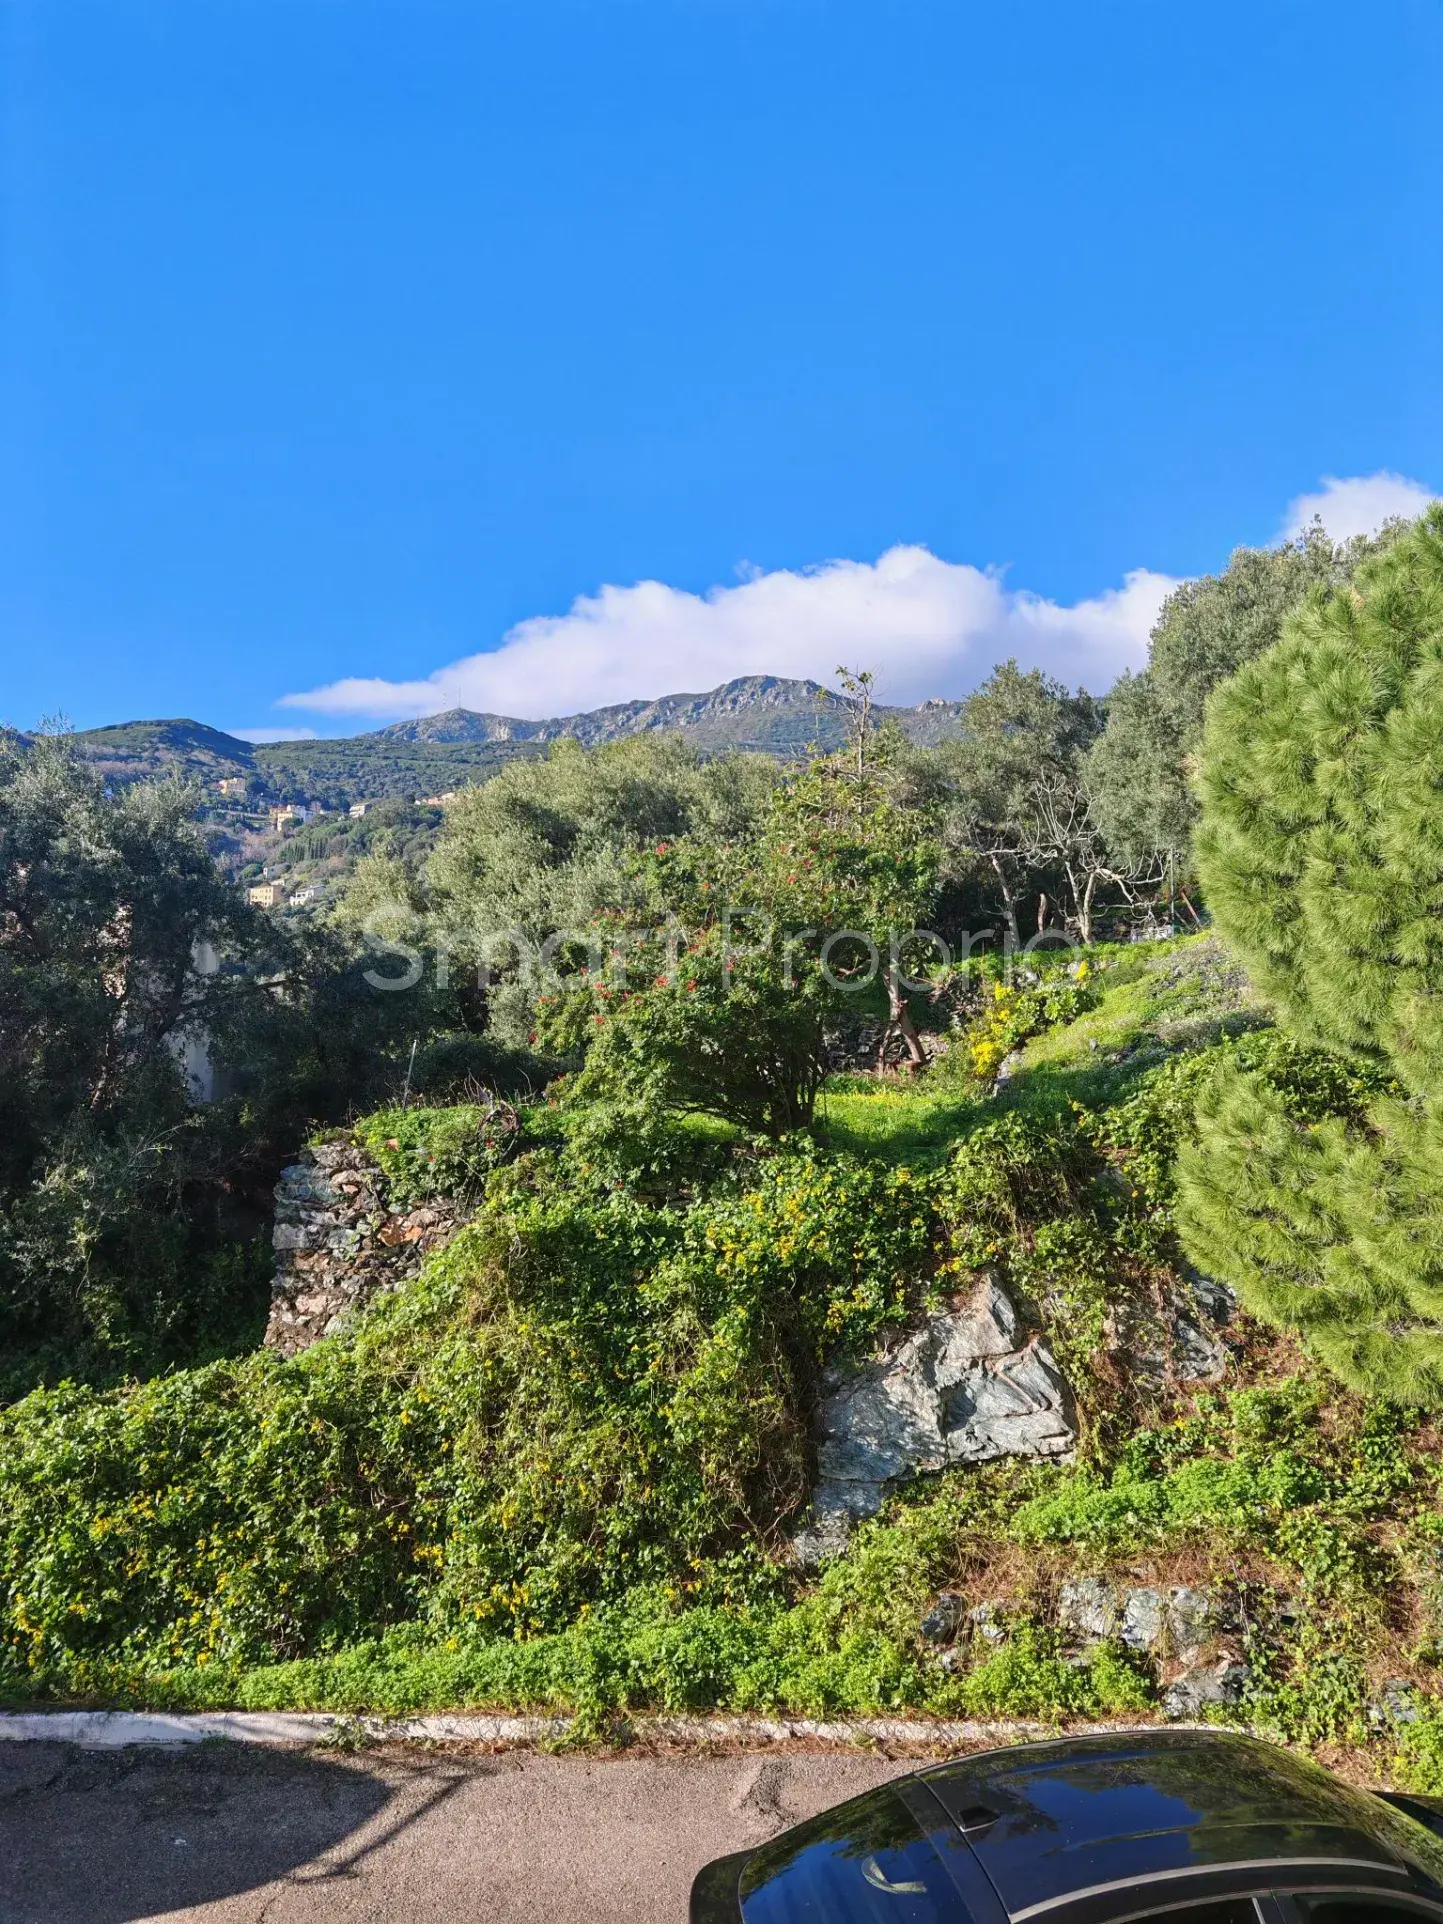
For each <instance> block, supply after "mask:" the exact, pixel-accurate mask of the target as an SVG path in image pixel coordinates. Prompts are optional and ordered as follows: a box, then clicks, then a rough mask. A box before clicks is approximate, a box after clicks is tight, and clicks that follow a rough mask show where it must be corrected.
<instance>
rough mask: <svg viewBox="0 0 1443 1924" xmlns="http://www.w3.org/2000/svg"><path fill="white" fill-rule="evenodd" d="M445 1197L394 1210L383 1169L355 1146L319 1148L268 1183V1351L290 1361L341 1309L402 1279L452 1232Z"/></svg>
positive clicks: (452, 1209) (452, 1210) (454, 1215)
mask: <svg viewBox="0 0 1443 1924" xmlns="http://www.w3.org/2000/svg"><path fill="white" fill-rule="evenodd" d="M461 1221H462V1214H461V1211H460V1206H459V1205H458V1204H456V1203H454V1202H448V1201H446V1200H439V1201H432V1202H428V1203H424V1204H421V1205H419V1206H393V1205H392V1204H390V1203H389V1202H388V1200H387V1184H386V1179H385V1177H384V1176H383V1174H382V1172H381V1171H380V1170H379V1169H378V1168H377V1166H376V1164H375V1163H374V1162H373V1161H372V1160H371V1158H370V1157H369V1156H368V1155H367V1154H366V1152H365V1150H364V1149H362V1148H361V1147H359V1145H357V1144H355V1143H351V1142H327V1143H318V1144H316V1145H315V1146H314V1147H312V1148H310V1149H306V1150H303V1151H302V1153H301V1156H300V1159H299V1161H297V1162H295V1163H293V1164H292V1165H291V1166H290V1167H289V1168H288V1169H284V1170H282V1172H281V1180H280V1182H279V1184H278V1185H277V1187H276V1213H275V1229H274V1232H273V1236H272V1241H273V1244H274V1247H275V1255H276V1273H275V1279H274V1281H273V1282H272V1284H271V1311H270V1318H269V1320H268V1322H267V1324H266V1334H265V1343H266V1347H267V1348H268V1349H273V1350H278V1351H279V1352H280V1354H281V1355H282V1356H295V1355H297V1354H298V1353H299V1352H300V1351H301V1350H303V1349H307V1348H309V1347H310V1345H311V1344H312V1343H314V1342H316V1341H317V1340H318V1339H319V1338H320V1337H322V1336H326V1335H328V1334H329V1333H330V1332H331V1331H332V1330H333V1329H335V1328H336V1327H337V1325H338V1324H339V1323H340V1321H341V1319H342V1318H343V1317H344V1316H346V1315H347V1314H348V1313H349V1312H350V1311H352V1310H355V1309H359V1308H360V1307H361V1306H362V1305H363V1304H365V1303H368V1302H370V1300H371V1298H372V1297H373V1296H375V1295H377V1294H378V1293H379V1292H380V1291H382V1290H386V1289H395V1288H396V1287H397V1286H398V1285H399V1284H401V1283H404V1282H407V1281H409V1280H410V1278H411V1277H412V1276H414V1275H415V1274H416V1271H417V1270H418V1269H419V1268H420V1267H421V1263H422V1261H423V1260H424V1258H425V1257H426V1256H427V1255H429V1254H430V1252H431V1251H432V1250H433V1249H436V1248H439V1247H440V1245H441V1244H442V1243H445V1242H447V1241H449V1240H450V1238H451V1237H452V1236H453V1235H454V1234H455V1233H456V1230H457V1229H458V1228H459V1227H460V1225H461Z"/></svg>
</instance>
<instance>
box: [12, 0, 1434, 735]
mask: <svg viewBox="0 0 1443 1924" xmlns="http://www.w3.org/2000/svg"><path fill="white" fill-rule="evenodd" d="M0 62H3V74H0V86H3V93H0V107H3V112H4V129H3V167H4V173H3V207H0V213H3V230H0V269H3V284H0V298H3V308H0V718H4V719H8V720H10V721H12V722H16V723H19V724H21V725H28V724H31V723H33V722H34V721H35V720H36V719H37V718H38V717H39V716H41V715H42V714H46V713H54V712H56V711H64V712H65V713H67V714H68V715H69V716H70V717H71V718H73V720H74V721H75V722H76V724H77V725H79V726H88V725H92V724H95V723H99V722H102V721H110V720H119V719H125V718H130V717H134V716H143V715H194V716H197V717H199V718H201V719H204V720H208V721H212V722H214V723H216V724H218V725H220V726H224V727H232V728H234V727H243V728H246V727H248V728H264V727H292V728H307V727H314V728H318V729H320V730H321V731H322V732H325V733H345V732H350V731H351V730H352V729H355V728H360V727H370V726H375V725H376V724H377V723H378V722H379V721H382V720H385V719H387V718H388V717H389V716H390V715H394V714H406V713H416V712H421V711H422V710H424V709H425V708H427V707H428V706H429V707H433V708H434V707H439V706H445V705H449V703H450V702H451V700H453V699H458V698H460V699H466V700H468V701H469V702H470V704H471V705H473V706H483V705H490V706H497V707H508V706H509V707H510V708H511V710H512V711H513V712H524V713H554V712H558V711H566V710H569V709H573V708H577V707H581V706H589V705H591V704H592V703H593V701H595V700H596V699H598V698H619V697H621V696H624V695H651V694H657V693H661V692H664V691H666V690H668V689H674V688H685V687H706V686H710V685H712V683H714V682H715V681H717V680H720V679H722V678H723V675H722V673H718V672H716V670H717V669H718V668H721V669H724V670H726V671H728V672H729V671H730V670H731V669H733V668H735V670H736V671H737V672H749V671H751V670H753V669H755V668H757V667H759V666H763V665H772V666H775V667H776V668H777V669H778V670H780V671H784V672H801V671H805V670H806V669H807V668H808V667H809V666H815V667H816V668H817V669H819V670H820V671H821V672H823V673H825V672H826V671H827V670H828V669H830V668H831V667H832V666H833V665H835V662H836V661H838V660H848V659H850V660H852V661H854V662H856V663H858V664H859V665H871V666H873V667H876V668H877V669H878V671H879V673H880V675H881V677H882V680H883V683H884V686H885V687H887V688H888V689H889V691H890V692H892V693H893V694H894V695H895V696H897V697H898V698H906V699H916V698H918V697H919V696H920V694H923V693H927V692H931V691H932V690H933V689H935V690H936V691H937V692H947V693H951V692H957V691H959V690H960V688H961V687H962V686H964V685H966V684H967V683H969V682H970V681H975V680H976V679H977V678H978V676H979V675H980V674H981V673H982V672H985V668H986V666H987V665H989V664H990V660H991V659H993V658H995V657H996V655H997V654H998V653H999V652H1007V651H1014V652H1019V653H1021V654H1022V655H1024V656H1026V657H1028V658H1031V659H1037V660H1040V661H1043V662H1044V663H1045V664H1046V665H1047V666H1049V667H1051V668H1053V669H1054V670H1055V671H1056V672H1059V673H1063V674H1064V675H1066V676H1067V678H1068V679H1071V680H1079V679H1083V680H1088V681H1089V683H1092V682H1098V681H1101V682H1102V683H1104V684H1105V681H1106V679H1107V678H1108V676H1109V675H1110V673H1111V672H1113V670H1114V669H1115V667H1116V666H1117V665H1119V664H1120V663H1121V662H1122V661H1124V660H1127V659H1132V658H1135V656H1136V652H1137V650H1138V648H1139V647H1140V646H1141V637H1142V636H1143V635H1144V634H1145V630H1146V624H1147V620H1148V619H1149V618H1150V610H1151V608H1152V607H1153V606H1155V603H1156V599H1157V597H1158V596H1159V595H1160V593H1161V592H1163V591H1164V590H1165V586H1166V583H1167V581H1168V580H1170V579H1174V578H1177V577H1179V576H1182V575H1185V574H1189V573H1193V572H1196V571H1198V570H1201V569H1205V568H1209V567H1213V566H1217V565H1219V564H1220V563H1221V562H1222V561H1223V560H1224V559H1225V558H1226V555H1227V553H1228V551H1229V549H1230V548H1231V547H1232V546H1234V545H1236V544H1237V543H1239V542H1252V541H1261V540H1266V539H1269V538H1272V537H1273V536H1275V535H1276V534H1277V533H1278V532H1279V531H1280V530H1281V529H1282V527H1283V526H1284V525H1285V522H1286V520H1287V518H1288V512H1289V504H1290V503H1291V502H1293V501H1294V500H1295V499H1296V498H1297V497H1299V496H1302V495H1305V494H1308V493H1310V492H1312V491H1318V490H1320V491H1321V493H1322V495H1323V497H1324V500H1325V502H1339V503H1342V504H1343V505H1344V506H1346V508H1347V511H1348V513H1350V514H1353V515H1354V516H1355V517H1356V516H1357V515H1358V514H1362V515H1363V516H1364V518H1366V516H1367V513H1368V512H1369V511H1370V510H1371V509H1372V508H1373V507H1374V506H1375V505H1376V503H1377V502H1378V501H1380V500H1383V501H1387V500H1394V499H1396V500H1398V501H1401V502H1403V503H1405V504H1406V503H1407V502H1410V501H1412V500H1413V499H1415V496H1414V495H1411V494H1407V493H1403V494H1397V493H1395V494H1394V495H1391V496H1390V495H1388V494H1387V487H1386V484H1385V485H1384V491H1383V493H1382V494H1381V495H1380V494H1379V493H1378V491H1377V485H1376V484H1375V485H1374V488H1373V492H1371V493H1369V492H1368V491H1367V490H1363V489H1359V488H1357V487H1355V488H1353V490H1352V492H1351V493H1350V492H1349V491H1348V490H1347V489H1343V490H1341V491H1340V490H1338V489H1336V488H1334V489H1331V490H1330V489H1327V488H1325V487H1323V486H1322V478H1323V477H1325V476H1333V477H1344V478H1345V479H1347V478H1354V477H1369V476H1374V475H1376V474H1378V473H1380V472H1382V471H1387V472H1391V473H1393V474H1395V475H1399V476H1403V477H1407V478H1409V479H1410V480H1411V481H1412V482H1413V483H1417V484H1422V485H1423V486H1424V487H1426V486H1428V485H1433V486H1443V452H1440V441H1443V197H1440V196H1439V194H1438V192H1437V183H1438V180H1439V178H1440V176H1443V109H1440V101H1443V6H1440V4H1439V0H1374V4H1373V5H1372V6H1370V7H1369V8H1368V9H1367V10H1366V12H1365V11H1364V10H1362V9H1360V8H1359V7H1358V6H1357V5H1356V3H1355V0H1354V3H1353V4H1348V5H1343V4H1333V3H1332V0H1317V3H1316V4H1313V5H1310V6H1306V7H1305V6H1303V5H1302V4H1299V3H1297V0H1247V4H1231V0H1212V3H1211V4H1210V5H1209V6H1207V7H1206V8H1183V7H1182V6H1180V5H1170V4H1166V3H1165V0H1136V3H1129V0H1098V4H1094V5H1091V6H1086V7H1084V6H1078V5H1076V4H1066V5H1063V4H1029V3H1028V0H1012V3H1011V4H1009V5H1007V6H998V5H996V4H989V5H987V6H985V7H984V6H979V5H972V4H969V3H968V0H930V3H928V4H906V5H904V4H888V0H594V3H592V4H583V3H582V0H514V3H513V0H384V3H382V0H203V4H197V0H0ZM1416 498H1421V496H1418V497H1416ZM1344 518H1345V519H1346V516H1344ZM827 564H841V565H838V566H828V565H827ZM989 570H990V571H993V572H987V571H989ZM998 571H1001V572H998ZM639 583H640V584H653V585H651V586H649V587H642V588H638V587H637V584H639ZM709 591H712V592H710V595H709ZM579 597H581V598H583V599H582V600H580V601H579V602H578V598H579ZM518 624H520V626H519V627H518ZM508 636H509V637H510V639H509V641H506V645H505V646H502V644H503V641H504V640H505V638H507V637H508ZM498 650H499V652H497V651H498ZM478 658H479V659H478ZM455 664H461V665H460V667H456V666H454V665H455ZM317 691H320V692H317ZM297 695H301V696H304V697H306V699H305V700H304V701H301V702H296V701H295V700H291V701H289V702H287V701H286V699H285V698H287V697H295V696H297Z"/></svg>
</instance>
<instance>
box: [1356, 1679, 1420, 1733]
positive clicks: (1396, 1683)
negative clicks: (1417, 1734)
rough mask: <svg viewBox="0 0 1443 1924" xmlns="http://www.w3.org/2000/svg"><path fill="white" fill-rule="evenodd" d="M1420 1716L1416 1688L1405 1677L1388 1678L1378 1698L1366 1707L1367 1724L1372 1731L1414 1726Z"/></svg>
mask: <svg viewBox="0 0 1443 1924" xmlns="http://www.w3.org/2000/svg"><path fill="white" fill-rule="evenodd" d="M1420 1715H1421V1712H1420V1710H1419V1707H1418V1687H1417V1685H1416V1684H1412V1683H1410V1682H1409V1681H1408V1679H1407V1678H1406V1677H1389V1678H1388V1679H1387V1681H1386V1682H1385V1683H1384V1685H1383V1688H1382V1690H1381V1691H1380V1692H1379V1693H1378V1696H1377V1697H1376V1698H1375V1699H1374V1701H1373V1702H1372V1703H1370V1704H1369V1705H1368V1722H1369V1723H1370V1724H1371V1725H1372V1727H1373V1729H1374V1730H1386V1729H1388V1728H1389V1727H1390V1726H1395V1725H1398V1724H1416V1723H1417V1721H1418V1718H1419V1716H1420Z"/></svg>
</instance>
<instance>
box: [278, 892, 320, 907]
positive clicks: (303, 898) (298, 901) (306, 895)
mask: <svg viewBox="0 0 1443 1924" xmlns="http://www.w3.org/2000/svg"><path fill="white" fill-rule="evenodd" d="M320 892H321V891H320V890H319V889H317V888H304V889H297V890H296V892H295V894H294V895H288V896H287V897H286V903H287V906H288V907H290V908H293V909H303V908H304V907H305V906H306V903H307V902H314V901H315V899H316V897H317V896H318V895H319V894H320Z"/></svg>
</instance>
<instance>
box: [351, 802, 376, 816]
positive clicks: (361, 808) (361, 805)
mask: <svg viewBox="0 0 1443 1924" xmlns="http://www.w3.org/2000/svg"><path fill="white" fill-rule="evenodd" d="M370 806H371V804H370V803H369V802H352V803H351V806H350V808H349V809H348V810H347V811H346V812H347V813H348V814H349V815H351V816H352V817H354V819H355V820H356V821H359V820H360V819H361V817H362V816H363V815H364V814H365V812H366V810H367V809H368V808H369V807H370Z"/></svg>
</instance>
